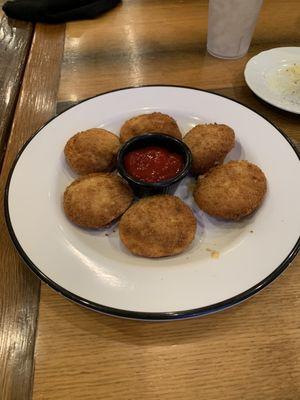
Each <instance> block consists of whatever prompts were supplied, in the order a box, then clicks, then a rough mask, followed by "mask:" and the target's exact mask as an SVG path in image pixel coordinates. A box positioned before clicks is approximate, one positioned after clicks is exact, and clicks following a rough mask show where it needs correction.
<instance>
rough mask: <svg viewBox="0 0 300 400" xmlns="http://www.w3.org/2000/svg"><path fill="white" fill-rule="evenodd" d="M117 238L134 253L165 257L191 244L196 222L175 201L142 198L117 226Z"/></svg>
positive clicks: (168, 196) (183, 205) (180, 202)
mask: <svg viewBox="0 0 300 400" xmlns="http://www.w3.org/2000/svg"><path fill="white" fill-rule="evenodd" d="M119 228H120V229H119V232H120V238H121V240H122V242H123V243H124V245H125V246H126V247H127V248H128V249H129V250H130V251H131V252H132V253H133V254H136V255H139V256H143V257H164V256H172V255H175V254H179V253H181V252H182V251H183V250H184V249H185V248H186V247H187V246H188V245H189V244H190V243H191V242H192V241H193V240H194V237H195V232H196V219H195V217H194V215H193V212H192V210H191V209H190V208H189V207H188V206H187V205H186V204H185V203H184V202H183V201H182V200H180V199H179V198H178V197H176V196H171V195H156V196H152V197H145V198H143V199H142V200H140V201H138V202H137V203H135V204H134V205H133V206H132V207H130V208H129V209H128V210H127V211H126V213H125V214H124V215H123V216H122V218H121V221H120V225H119Z"/></svg>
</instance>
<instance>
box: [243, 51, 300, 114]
mask: <svg viewBox="0 0 300 400" xmlns="http://www.w3.org/2000/svg"><path fill="white" fill-rule="evenodd" d="M244 74H245V80H246V83H247V85H248V86H249V88H250V89H251V90H252V91H253V92H254V93H255V94H256V95H257V96H259V97H260V98H262V99H263V100H265V101H266V102H268V103H269V104H272V105H273V106H276V107H278V108H281V109H282V110H286V111H290V112H293V113H296V114H300V47H278V48H276V49H271V50H267V51H263V52H261V53H259V54H258V55H256V56H254V57H252V58H251V59H250V60H249V61H248V63H247V65H246V68H245V72H244Z"/></svg>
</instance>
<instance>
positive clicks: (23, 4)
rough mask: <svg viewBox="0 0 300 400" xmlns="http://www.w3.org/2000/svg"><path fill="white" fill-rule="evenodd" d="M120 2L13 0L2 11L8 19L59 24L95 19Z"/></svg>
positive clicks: (114, 0) (99, 0)
mask: <svg viewBox="0 0 300 400" xmlns="http://www.w3.org/2000/svg"><path fill="white" fill-rule="evenodd" d="M120 1H121V0H98V1H95V0H15V1H7V2H6V3H5V4H4V5H3V11H4V12H5V13H6V15H7V16H8V17H10V18H16V19H21V20H24V21H31V22H46V23H60V22H67V21H74V20H79V19H91V18H95V17H97V16H98V15H100V14H101V13H103V12H106V11H108V10H110V9H111V8H113V7H115V6H116V5H117V4H118V3H119V2H120Z"/></svg>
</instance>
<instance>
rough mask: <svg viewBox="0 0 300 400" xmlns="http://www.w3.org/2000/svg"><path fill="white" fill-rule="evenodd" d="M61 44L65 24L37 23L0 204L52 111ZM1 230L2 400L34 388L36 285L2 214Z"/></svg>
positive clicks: (20, 397)
mask: <svg viewBox="0 0 300 400" xmlns="http://www.w3.org/2000/svg"><path fill="white" fill-rule="evenodd" d="M63 43H64V25H58V26H55V25H54V26H48V25H37V26H36V28H35V33H34V37H33V43H32V48H31V52H30V57H29V60H28V64H27V66H26V70H25V75H24V80H23V83H22V88H21V92H20V97H19V100H18V104H17V108H16V113H15V116H14V121H13V125H12V130H11V135H10V141H9V145H8V148H7V151H6V155H5V159H4V163H3V169H2V173H1V181H0V187H1V190H0V193H1V204H2V203H3V192H4V186H5V182H6V179H7V176H8V172H9V169H10V166H11V164H12V162H13V160H14V158H15V156H16V154H17V152H18V150H19V149H20V147H21V146H22V144H23V143H24V142H25V141H26V140H27V139H28V138H29V137H30V136H31V135H32V134H33V133H34V131H35V130H36V129H38V128H39V127H40V126H41V125H42V124H43V123H44V122H45V121H46V120H48V119H49V118H50V117H51V116H52V115H53V114H54V112H55V106H56V98H57V90H58V82H59V74H60V64H61V57H62V50H63ZM24 179H30V177H24ZM0 230H1V247H0V260H1V262H0V276H1V279H0V398H1V399H5V400H10V399H12V400H26V399H29V398H31V391H32V376H33V354H34V346H35V332H36V322H37V315H38V306H39V287H40V283H39V280H38V279H37V278H35V276H34V275H33V274H32V273H31V272H30V271H29V270H28V269H27V268H26V267H25V266H24V264H23V263H22V262H21V260H20V258H19V256H18V255H17V253H16V251H15V249H14V247H13V245H12V242H11V240H10V238H9V236H8V232H7V228H6V226H5V221H4V216H3V213H1V215H0Z"/></svg>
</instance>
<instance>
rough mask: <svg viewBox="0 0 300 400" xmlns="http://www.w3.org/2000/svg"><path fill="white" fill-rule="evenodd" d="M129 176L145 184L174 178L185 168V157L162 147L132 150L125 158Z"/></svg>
mask: <svg viewBox="0 0 300 400" xmlns="http://www.w3.org/2000/svg"><path fill="white" fill-rule="evenodd" d="M124 166H125V169H126V171H127V173H128V174H129V175H131V176H132V177H133V178H135V179H139V180H141V181H144V182H160V181H165V180H167V179H171V178H174V177H175V176H176V175H178V174H179V173H180V172H181V171H182V169H183V166H184V162H183V157H182V156H181V155H180V154H178V153H175V152H172V151H170V150H168V149H166V148H164V147H160V146H147V147H144V148H141V149H137V150H132V151H130V152H128V153H127V154H126V155H125V157H124Z"/></svg>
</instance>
